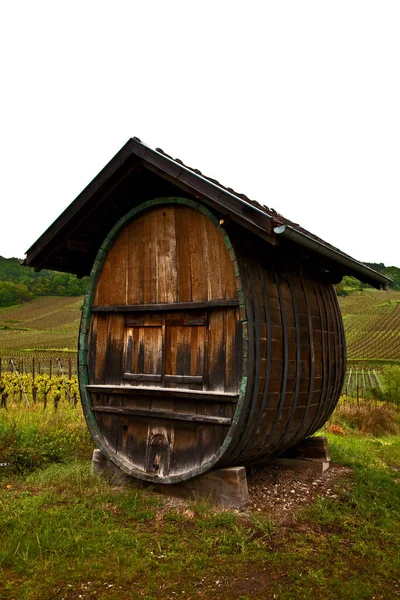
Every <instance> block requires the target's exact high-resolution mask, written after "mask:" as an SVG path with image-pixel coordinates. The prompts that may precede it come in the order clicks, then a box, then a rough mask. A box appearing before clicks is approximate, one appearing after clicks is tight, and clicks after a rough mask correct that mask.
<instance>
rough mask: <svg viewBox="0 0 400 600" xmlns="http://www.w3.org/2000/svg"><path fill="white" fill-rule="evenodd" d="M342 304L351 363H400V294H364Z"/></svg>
mask: <svg viewBox="0 0 400 600" xmlns="http://www.w3.org/2000/svg"><path fill="white" fill-rule="evenodd" d="M339 303H340V309H341V311H342V315H343V321H344V327H345V331H346V343H347V355H348V358H349V359H351V360H369V361H372V362H373V361H376V359H384V360H396V361H400V291H391V290H388V291H378V290H375V291H372V290H371V291H364V292H361V293H354V294H351V295H350V296H346V297H343V298H339Z"/></svg>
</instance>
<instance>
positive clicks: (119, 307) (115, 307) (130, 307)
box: [91, 300, 239, 313]
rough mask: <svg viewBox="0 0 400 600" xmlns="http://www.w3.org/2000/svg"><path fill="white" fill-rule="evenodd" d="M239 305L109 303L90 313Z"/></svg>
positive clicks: (212, 302) (223, 302) (234, 302)
mask: <svg viewBox="0 0 400 600" xmlns="http://www.w3.org/2000/svg"><path fill="white" fill-rule="evenodd" d="M229 306H239V301H238V300H205V301H204V302H171V303H163V304H110V305H97V306H92V308H91V311H92V313H99V312H103V313H116V312H117V313H120V312H165V311H170V312H172V311H175V310H196V309H199V308H224V307H225V308H226V307H229Z"/></svg>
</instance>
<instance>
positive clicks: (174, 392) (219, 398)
mask: <svg viewBox="0 0 400 600" xmlns="http://www.w3.org/2000/svg"><path fill="white" fill-rule="evenodd" d="M86 389H87V390H88V391H89V392H93V393H98V394H112V395H116V394H127V395H136V396H162V397H164V398H174V399H179V398H192V399H193V400H196V401H198V400H203V401H205V402H230V403H235V402H236V401H237V399H238V397H239V395H238V394H231V393H229V392H209V391H204V390H182V389H180V388H162V387H149V386H146V387H144V386H143V387H142V386H131V385H87V386H86Z"/></svg>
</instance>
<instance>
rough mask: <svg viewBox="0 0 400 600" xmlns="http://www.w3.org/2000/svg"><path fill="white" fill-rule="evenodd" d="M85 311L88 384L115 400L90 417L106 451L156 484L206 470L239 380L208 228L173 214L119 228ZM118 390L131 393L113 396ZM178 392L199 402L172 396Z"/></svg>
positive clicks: (220, 264) (229, 275) (203, 221)
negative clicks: (154, 475) (159, 478)
mask: <svg viewBox="0 0 400 600" xmlns="http://www.w3.org/2000/svg"><path fill="white" fill-rule="evenodd" d="M174 306H176V307H177V310H176V311H174ZM141 307H142V308H141ZM135 310H136V312H135ZM92 311H93V315H92V319H91V337H90V340H91V342H90V343H91V345H92V346H93V348H92V349H91V355H90V356H91V362H92V363H94V364H91V366H90V369H89V372H90V380H89V384H94V385H95V384H103V385H104V384H105V385H107V384H108V385H111V386H114V388H113V389H114V392H115V393H114V392H112V391H111V389H110V392H109V395H108V396H107V398H108V400H107V401H106V402H105V403H104V402H103V403H102V404H97V407H96V408H94V411H95V413H96V418H97V420H98V423H99V425H100V429H101V430H102V433H103V435H104V436H105V437H106V439H107V441H108V443H109V445H111V447H113V448H115V452H117V454H118V453H120V455H121V456H123V457H124V460H128V461H132V464H135V465H136V467H137V468H140V469H142V470H143V472H146V473H151V472H153V471H152V469H155V470H156V471H157V472H158V475H160V473H161V472H163V473H164V474H165V475H167V474H168V475H170V474H171V473H172V474H173V473H180V472H182V470H184V469H188V468H195V467H199V466H200V465H201V464H202V463H203V462H204V461H207V460H209V458H210V457H212V456H213V455H214V454H215V453H216V452H217V451H218V449H219V448H220V446H221V444H222V442H223V440H224V439H225V436H226V433H227V430H228V427H229V425H230V423H231V419H232V416H233V413H234V405H235V402H236V400H237V394H238V386H239V381H240V370H241V364H239V363H238V356H240V355H241V352H240V350H239V349H238V347H237V344H238V340H237V336H238V330H239V327H240V320H239V305H238V299H237V291H236V281H235V273H234V267H233V264H232V260H231V257H230V255H229V252H228V249H227V247H226V245H225V243H224V240H223V237H222V235H221V233H220V232H219V231H218V230H217V228H216V227H215V224H214V223H213V222H212V221H211V220H210V219H209V218H207V216H206V215H204V214H203V213H201V212H199V211H197V210H194V209H192V208H189V207H186V206H174V205H172V206H169V205H164V206H160V207H156V208H153V209H150V210H147V211H145V212H143V213H142V214H141V215H139V216H138V217H137V218H136V219H134V220H132V221H131V222H129V223H127V225H126V226H125V227H124V228H123V229H122V230H121V232H120V233H119V235H118V236H117V237H116V239H115V241H114V243H113V244H112V246H111V248H110V251H109V253H108V255H107V256H106V258H105V261H104V264H103V268H102V271H101V273H100V276H99V279H98V283H97V288H96V291H95V294H94V303H93V307H92ZM118 385H120V386H121V385H122V386H129V387H131V388H132V391H134V390H133V388H135V390H136V393H135V394H133V395H132V394H131V395H128V394H122V395H120V396H118ZM140 387H143V388H149V392H150V393H146V394H145V395H144V396H141V395H140ZM150 388H153V389H157V388H160V390H164V391H165V393H163V394H157V393H155V392H153V393H151V391H150ZM177 388H179V390H181V391H182V392H183V391H184V390H188V391H189V390H190V392H191V393H192V394H196V392H197V393H198V397H197V398H192V397H190V395H187V397H186V398H185V397H182V396H181V395H179V394H178V395H177V396H176V395H174V393H173V390H176V389H177ZM88 389H93V390H94V389H100V388H92V387H90V386H89V388H88ZM106 389H107V388H104V391H106ZM169 390H171V393H169ZM204 392H205V393H206V394H209V395H208V396H205V395H204ZM213 392H215V393H216V395H215V397H214V398H215V399H214V400H213V401H212V393H213ZM91 393H92V395H93V394H96V392H94V391H93V392H91ZM225 393H227V394H228V396H225ZM218 394H219V395H220V396H219V397H220V401H218ZM226 397H227V398H229V399H230V401H229V402H226V401H225V399H226ZM116 398H119V400H116ZM204 398H205V399H204ZM174 414H176V415H177V417H176V418H174V417H173V415H174ZM184 415H188V417H187V418H185V417H184ZM190 415H192V416H191V417H190ZM144 421H146V425H145V424H144ZM139 439H140V442H139V441H138V440H139ZM129 444H131V445H132V449H130V447H129ZM138 447H140V448H141V449H142V451H144V450H145V457H144V458H143V460H141V461H139V460H138V459H137V457H135V458H134V457H133V453H134V452H137V449H138ZM199 447H200V451H198V448H199ZM157 448H158V449H157ZM163 461H164V462H165V461H166V462H165V464H163ZM138 465H140V467H139V466H138ZM154 465H155V466H154Z"/></svg>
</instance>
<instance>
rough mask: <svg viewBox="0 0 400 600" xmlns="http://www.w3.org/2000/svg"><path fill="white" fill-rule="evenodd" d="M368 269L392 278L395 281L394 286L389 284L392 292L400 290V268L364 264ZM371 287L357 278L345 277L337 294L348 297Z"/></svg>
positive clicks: (381, 264)
mask: <svg viewBox="0 0 400 600" xmlns="http://www.w3.org/2000/svg"><path fill="white" fill-rule="evenodd" d="M364 264H365V265H367V267H370V268H371V269H374V271H378V273H382V275H386V277H390V279H392V280H393V283H392V284H389V288H390V289H392V290H400V268H399V267H385V265H384V264H383V263H364ZM366 287H371V286H369V285H367V284H365V283H362V282H361V281H358V279H356V278H355V277H348V276H346V275H345V276H344V277H343V279H342V281H341V282H340V283H338V284H337V285H336V286H335V288H336V293H337V295H338V296H348V295H349V294H352V293H353V292H361V291H362V290H363V289H364V288H366Z"/></svg>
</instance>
